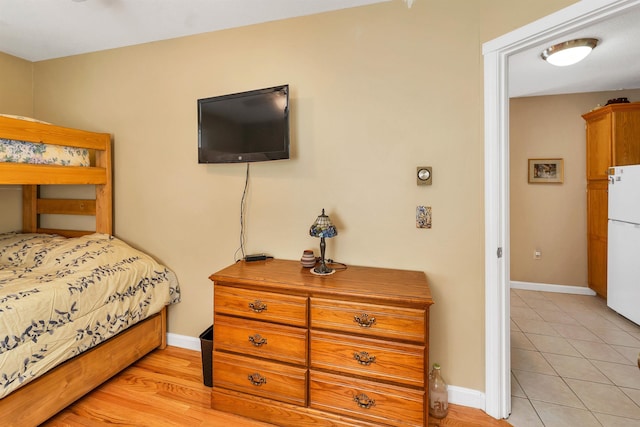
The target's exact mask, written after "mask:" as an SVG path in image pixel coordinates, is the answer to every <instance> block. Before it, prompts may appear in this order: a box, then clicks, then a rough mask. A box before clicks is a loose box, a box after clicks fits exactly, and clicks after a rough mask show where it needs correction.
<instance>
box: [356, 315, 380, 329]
mask: <svg viewBox="0 0 640 427" xmlns="http://www.w3.org/2000/svg"><path fill="white" fill-rule="evenodd" d="M353 321H354V322H356V323H357V324H358V325H360V327H362V328H370V327H372V326H373V325H375V323H376V318H375V317H369V315H368V314H367V313H362V314H360V315H357V314H356V315H355V316H353Z"/></svg>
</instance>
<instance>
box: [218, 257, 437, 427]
mask: <svg viewBox="0 0 640 427" xmlns="http://www.w3.org/2000/svg"><path fill="white" fill-rule="evenodd" d="M210 279H211V280H213V282H214V338H213V389H212V392H211V407H212V408H214V409H217V410H221V411H225V412H232V413H235V414H239V415H242V416H245V417H248V418H253V419H257V420H261V421H265V422H268V423H272V424H276V425H279V426H296V427H300V426H320V425H322V426H381V425H388V426H427V424H428V419H427V418H428V412H429V410H428V409H429V400H428V388H429V387H428V367H429V360H428V359H429V306H430V305H431V304H433V300H432V299H431V293H430V290H429V285H428V283H427V278H426V276H425V274H424V273H423V272H419V271H405V270H393V269H383V268H369V267H355V266H349V267H348V268H347V269H346V270H341V271H337V272H335V273H334V274H332V275H329V276H316V275H313V274H311V272H310V271H309V269H308V268H303V267H301V265H300V262H298V261H284V260H267V261H256V262H250V263H247V262H243V261H242V262H238V263H236V264H234V265H231V266H229V267H227V268H225V269H223V270H221V271H219V272H217V273H215V274H213V275H211V277H210Z"/></svg>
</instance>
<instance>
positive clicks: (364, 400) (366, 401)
mask: <svg viewBox="0 0 640 427" xmlns="http://www.w3.org/2000/svg"><path fill="white" fill-rule="evenodd" d="M353 401H354V402H356V403H357V404H358V406H359V407H361V408H364V409H369V408H371V407H373V406H375V405H376V401H375V400H373V399H370V398H369V396H367V395H366V394H364V393H360V394H358V395H356V396H355V397H354V398H353Z"/></svg>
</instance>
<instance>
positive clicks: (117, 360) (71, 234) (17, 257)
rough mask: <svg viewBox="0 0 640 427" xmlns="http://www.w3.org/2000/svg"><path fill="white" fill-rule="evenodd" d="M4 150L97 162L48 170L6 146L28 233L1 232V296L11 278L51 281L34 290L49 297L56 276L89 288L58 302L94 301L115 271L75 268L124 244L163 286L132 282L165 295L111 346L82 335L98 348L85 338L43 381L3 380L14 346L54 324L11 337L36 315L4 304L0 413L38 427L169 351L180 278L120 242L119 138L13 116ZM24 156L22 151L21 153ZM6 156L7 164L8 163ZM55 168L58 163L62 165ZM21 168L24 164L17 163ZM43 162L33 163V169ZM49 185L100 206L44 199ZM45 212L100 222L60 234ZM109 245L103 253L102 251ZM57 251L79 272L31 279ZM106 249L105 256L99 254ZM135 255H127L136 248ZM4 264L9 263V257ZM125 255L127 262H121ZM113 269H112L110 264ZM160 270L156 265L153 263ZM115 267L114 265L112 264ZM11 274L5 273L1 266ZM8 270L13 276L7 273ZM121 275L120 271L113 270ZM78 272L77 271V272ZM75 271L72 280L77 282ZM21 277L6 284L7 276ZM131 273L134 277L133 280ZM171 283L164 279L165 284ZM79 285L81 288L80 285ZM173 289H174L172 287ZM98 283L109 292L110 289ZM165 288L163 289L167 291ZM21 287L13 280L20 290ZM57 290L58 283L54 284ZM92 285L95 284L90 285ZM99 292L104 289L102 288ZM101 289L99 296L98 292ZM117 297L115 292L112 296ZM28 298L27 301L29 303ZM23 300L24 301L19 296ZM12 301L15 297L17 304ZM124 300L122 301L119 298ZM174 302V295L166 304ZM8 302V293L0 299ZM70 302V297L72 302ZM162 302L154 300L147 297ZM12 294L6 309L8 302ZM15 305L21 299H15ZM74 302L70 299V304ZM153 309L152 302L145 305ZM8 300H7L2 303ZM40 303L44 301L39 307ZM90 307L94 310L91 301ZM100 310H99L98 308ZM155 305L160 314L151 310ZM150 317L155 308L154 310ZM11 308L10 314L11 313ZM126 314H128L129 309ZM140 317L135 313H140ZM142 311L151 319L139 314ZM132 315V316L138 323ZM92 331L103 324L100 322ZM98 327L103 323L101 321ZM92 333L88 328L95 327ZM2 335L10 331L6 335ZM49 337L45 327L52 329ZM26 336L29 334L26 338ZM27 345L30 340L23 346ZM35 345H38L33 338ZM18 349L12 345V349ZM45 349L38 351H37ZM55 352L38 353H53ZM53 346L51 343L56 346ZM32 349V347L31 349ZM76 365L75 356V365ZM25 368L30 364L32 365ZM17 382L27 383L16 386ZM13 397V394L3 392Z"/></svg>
mask: <svg viewBox="0 0 640 427" xmlns="http://www.w3.org/2000/svg"><path fill="white" fill-rule="evenodd" d="M0 140H2V141H0V142H7V141H8V142H9V143H11V142H13V141H18V143H20V142H26V143H28V144H32V143H34V144H40V145H39V146H37V147H40V148H36V149H35V151H36V152H42V151H43V150H42V149H41V148H42V147H43V146H44V147H45V148H46V147H54V148H56V149H57V148H59V147H69V149H70V150H72V151H75V152H76V153H78V152H82V156H83V157H85V155H86V154H87V153H89V158H90V159H91V162H90V164H89V165H87V164H86V163H84V160H82V161H81V165H78V166H74V165H71V166H70V165H69V164H70V163H69V162H68V161H66V160H63V161H62V162H61V164H44V163H46V162H42V161H41V159H35V160H34V159H33V158H31V157H32V156H27V159H26V160H25V159H16V162H14V161H13V160H14V159H13V158H12V156H13V154H12V155H7V152H8V148H7V147H6V146H0V185H21V186H22V230H19V231H18V232H17V233H15V234H14V233H4V234H0V245H1V244H2V242H3V241H5V242H9V243H8V246H7V247H5V248H4V250H3V248H2V247H1V246H0V291H2V288H3V286H4V285H3V284H5V283H8V280H9V279H12V280H13V279H14V278H17V279H18V280H22V281H23V282H25V283H34V282H35V281H38V280H40V281H42V280H43V277H45V278H47V280H46V281H47V283H46V284H45V285H46V286H43V287H42V288H40V289H38V290H37V291H36V292H30V291H28V292H26V293H38V292H41V291H42V293H46V292H49V289H50V286H53V285H50V284H49V281H48V276H47V274H49V275H51V276H66V275H68V277H65V280H66V286H67V287H69V286H70V285H69V284H70V283H71V282H73V283H83V285H82V286H80V287H77V286H76V287H75V288H73V289H71V290H70V291H68V290H65V291H64V292H58V293H57V294H52V295H53V296H52V297H51V298H53V299H57V298H61V297H60V296H61V295H63V294H68V293H70V294H71V295H72V296H73V295H74V294H83V295H84V294H90V293H91V292H90V291H89V290H88V289H89V287H88V286H85V285H86V284H87V283H89V282H91V280H93V281H94V282H98V281H102V282H106V281H107V280H111V278H110V277H109V278H107V276H111V271H109V272H108V273H104V271H102V270H101V269H104V267H102V266H97V267H96V266H93V267H86V268H88V269H93V270H92V271H94V273H95V271H101V272H102V273H104V274H102V275H101V277H96V276H95V275H94V277H93V279H91V280H89V279H83V278H75V276H74V274H76V272H77V271H76V270H82V269H83V268H85V267H84V265H85V262H86V263H87V264H86V265H87V266H89V265H92V264H91V263H89V262H88V258H93V255H95V253H97V252H109V253H111V252H112V250H113V247H115V246H118V247H119V246H126V247H127V248H128V249H131V250H133V251H134V255H127V258H126V259H127V262H128V261H129V260H132V259H135V260H138V259H144V258H148V259H149V260H150V261H149V262H150V263H151V264H150V266H149V267H145V268H148V269H149V270H150V271H151V272H152V273H151V274H156V276H157V275H158V274H159V275H161V276H163V277H162V278H158V277H155V276H154V277H152V278H144V279H138V278H137V276H136V278H135V279H132V278H131V277H130V278H129V280H132V281H133V280H137V281H138V282H137V283H143V282H144V283H145V284H146V285H148V286H146V285H145V286H144V290H143V291H144V293H145V297H146V294H147V292H148V293H155V292H156V291H158V289H161V290H162V293H163V294H162V296H160V297H159V298H161V299H162V298H164V302H162V303H158V302H157V301H155V300H154V302H153V304H152V303H148V302H140V301H138V302H137V304H138V307H143V306H145V305H146V306H145V307H144V308H145V310H144V311H145V313H144V314H138V315H136V316H138V317H139V318H137V319H135V320H134V321H132V322H131V323H134V322H137V323H135V324H133V325H129V324H124V323H123V324H122V325H117V327H114V328H112V329H114V331H112V332H113V336H111V335H110V334H103V335H104V338H99V339H96V337H87V336H86V335H91V334H92V333H95V331H93V330H89V329H87V332H86V333H82V332H81V331H80V330H78V329H76V331H77V334H78V335H79V336H83V338H91V339H89V341H91V343H92V344H91V345H87V344H86V342H87V340H86V339H85V342H84V343H83V344H82V346H77V347H76V348H73V349H71V350H70V349H68V348H67V349H66V350H65V351H64V352H62V351H61V353H65V354H71V356H65V357H67V360H64V359H63V361H60V362H55V364H52V366H51V368H47V369H46V372H45V373H37V375H33V377H30V376H29V375H27V374H25V373H24V372H22V373H20V374H19V375H18V376H17V379H16V378H13V379H11V378H9V376H10V375H7V374H6V372H5V373H3V372H2V368H3V366H2V364H3V363H5V362H4V359H2V356H3V355H2V353H3V351H5V352H6V351H8V350H10V349H11V348H10V347H17V346H18V341H20V340H22V341H27V344H32V343H31V342H29V339H28V338H29V335H30V334H32V333H33V329H35V328H36V326H38V324H45V323H47V324H48V323H51V322H52V321H51V320H48V321H44V320H42V321H38V320H32V322H33V327H27V329H26V330H24V329H19V332H18V333H11V332H12V331H9V330H8V329H10V328H13V327H12V326H7V325H12V323H11V322H8V320H10V317H11V315H12V314H13V313H15V312H19V314H20V315H19V316H17V317H27V318H28V317H29V316H28V315H25V312H24V308H20V309H18V310H16V309H14V307H13V306H10V305H4V306H3V305H2V304H0V385H2V384H4V387H5V388H8V389H9V392H8V394H6V395H3V394H2V390H0V396H3V397H2V398H1V399H0V413H1V414H2V425H17V426H31V425H34V426H35V425H38V424H40V423H42V422H43V421H45V420H47V419H48V418H50V417H51V416H53V415H54V414H56V413H57V412H58V411H60V410H61V409H63V408H65V407H66V406H68V405H69V404H71V403H72V402H74V401H75V400H77V399H78V398H80V397H81V396H83V395H84V394H86V393H88V392H89V391H90V390H92V389H94V388H95V387H97V386H98V385H100V384H102V383H103V382H104V381H106V380H108V379H109V378H110V377H112V376H113V375H115V374H116V373H118V372H120V371H121V370H123V369H124V368H126V367H127V366H129V365H130V364H132V363H133V362H135V361H136V360H138V359H140V358H141V357H143V356H144V355H146V354H147V353H149V352H151V351H152V350H154V349H156V348H164V347H165V346H166V326H167V317H166V316H167V314H166V313H167V308H166V306H167V305H168V304H171V303H174V302H177V301H179V288H178V285H177V281H176V280H175V276H174V275H173V273H172V272H171V271H170V270H168V269H166V267H164V266H162V265H160V264H157V263H155V260H153V259H152V258H151V257H149V256H148V255H146V254H143V253H141V252H139V251H137V250H136V249H134V248H131V247H130V246H129V245H127V244H125V243H124V242H122V241H120V240H118V239H116V238H115V237H114V236H113V208H112V203H113V202H112V200H113V182H112V150H111V136H110V135H109V134H106V133H95V132H87V131H83V130H78V129H71V128H65V127H60V126H55V125H51V124H48V123H43V122H38V121H33V120H24V119H20V118H15V117H9V116H0ZM20 150H21V149H20ZM3 153H4V154H5V158H4V159H2V158H1V157H2V156H1V155H2V154H3ZM54 160H55V159H54ZM18 162H22V163H18ZM34 162H35V164H34ZM49 184H55V185H59V184H87V185H93V186H95V199H88V200H87V199H81V200H80V199H54V198H42V197H40V187H41V186H42V185H49ZM47 214H62V215H91V216H95V229H93V230H61V229H53V228H43V227H41V218H42V216H43V215H47ZM101 245H105V246H101ZM81 246H82V247H85V246H86V247H89V246H90V247H91V248H94V249H93V252H92V253H91V254H90V255H86V254H80V255H78V256H77V257H75V258H74V257H73V256H72V254H78V253H80V252H78V251H79V249H78V248H80V247H81ZM53 247H59V248H62V252H63V255H59V254H56V255H54V258H55V259H54V261H53V262H54V263H58V264H60V262H61V261H60V260H61V259H65V257H69V256H70V257H71V258H70V259H72V261H68V262H70V263H72V264H73V263H75V264H73V268H71V267H68V265H71V264H67V270H65V271H63V272H60V271H57V272H54V273H39V275H37V279H34V278H33V277H36V276H29V274H33V273H34V271H35V270H36V269H35V267H34V265H35V264H38V267H39V266H40V264H44V263H48V262H49V261H48V259H49V258H47V256H48V255H49V253H50V252H51V253H53V249H52V248H53ZM95 248H98V249H95ZM128 249H127V250H128ZM3 256H4V259H3ZM118 256H120V255H118ZM109 262H113V259H111V260H110V261H109ZM154 263H155V264H154ZM109 265H111V266H113V264H109ZM3 267H4V268H5V269H4V270H3V269H2V268H3ZM7 269H8V270H9V273H7ZM118 269H120V266H118V268H114V269H113V270H118ZM72 270H73V271H72ZM72 273H73V274H72ZM8 274H9V275H13V276H12V277H10V278H9V279H7V277H8V276H7V275H8ZM127 274H129V273H127ZM165 279H166V280H165ZM74 281H75V282H74ZM165 281H168V283H165ZM102 282H101V283H100V286H102V284H103V283H102ZM160 282H162V283H160ZM12 283H13V282H12ZM51 283H56V282H54V281H53V279H51ZM91 283H93V282H91ZM94 288H98V286H97V285H96V286H94ZM133 288H135V284H134V283H131V284H129V288H127V289H128V290H126V291H113V292H114V293H113V294H110V296H109V297H108V298H105V297H104V294H100V295H101V296H100V298H102V299H103V300H105V299H107V300H113V299H118V298H121V299H125V297H124V296H123V295H124V294H126V293H127V292H129V293H131V294H133V293H136V292H137V291H134V290H132V289H133ZM92 289H93V288H92ZM109 292H111V291H109ZM23 294H24V293H19V295H20V296H22V295H23ZM11 295H13V296H15V295H18V293H16V292H14V293H12V294H11ZM11 295H10V296H11ZM113 295H117V296H115V297H114V296H113ZM167 295H168V296H167ZM0 297H2V294H0ZM69 298H71V297H69ZM148 298H155V297H150V296H149V297H148ZM6 299H7V298H6V295H5V300H4V301H5V302H6ZM14 299H15V298H14ZM63 301H64V302H66V300H63ZM145 301H146V300H145ZM1 302H3V299H2V298H0V303H1ZM38 304H40V303H39V302H38V303H36V305H38ZM89 304H92V303H89ZM96 304H97V303H96ZM151 305H153V308H148V307H147V306H151ZM79 306H80V304H78V305H76V303H75V302H74V303H73V306H72V307H73V310H75V311H81V309H80V308H79ZM147 309H148V310H147ZM3 310H4V311H3ZM126 310H127V313H128V312H129V309H126ZM132 310H133V309H132ZM50 311H56V312H57V314H58V315H59V317H62V318H63V319H62V320H60V321H58V320H56V321H54V323H55V322H59V323H65V321H66V320H64V319H67V320H68V319H70V316H69V314H68V313H66V312H64V311H62V310H58V309H54V307H53V306H52V307H51V308H50ZM141 311H143V310H142V309H141ZM103 316H106V319H108V320H109V323H111V324H114V325H115V324H116V323H117V322H116V321H115V319H114V316H113V315H112V314H104V313H103ZM136 316H130V317H136ZM92 321H93V322H94V326H95V324H96V320H95V318H94V319H93V320H92ZM98 323H99V322H98ZM87 328H88V327H87ZM2 329H4V331H3V330H2ZM45 329H46V328H45ZM27 332H28V333H27ZM53 334H54V332H53V331H52V330H45V331H44V333H41V336H42V337H44V336H46V335H53ZM25 337H26V339H25ZM34 340H35V338H34ZM13 341H15V343H14V345H12V342H13ZM38 344H40V343H38ZM49 345H50V344H43V345H39V346H38V348H40V347H46V346H49ZM51 346H53V344H51ZM32 347H33V346H32ZM39 357H40V356H38V355H36V354H35V353H34V363H35V362H40V361H39V360H36V359H39ZM69 357H70V358H69ZM26 363H27V360H25V361H24V362H23V364H26ZM17 383H19V384H17ZM5 392H6V390H5Z"/></svg>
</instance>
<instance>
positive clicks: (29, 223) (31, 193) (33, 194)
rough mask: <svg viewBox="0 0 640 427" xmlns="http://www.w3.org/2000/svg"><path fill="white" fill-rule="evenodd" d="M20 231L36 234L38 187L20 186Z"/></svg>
mask: <svg viewBox="0 0 640 427" xmlns="http://www.w3.org/2000/svg"><path fill="white" fill-rule="evenodd" d="M22 231H23V232H24V233H37V232H38V186H37V185H23V186H22Z"/></svg>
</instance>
